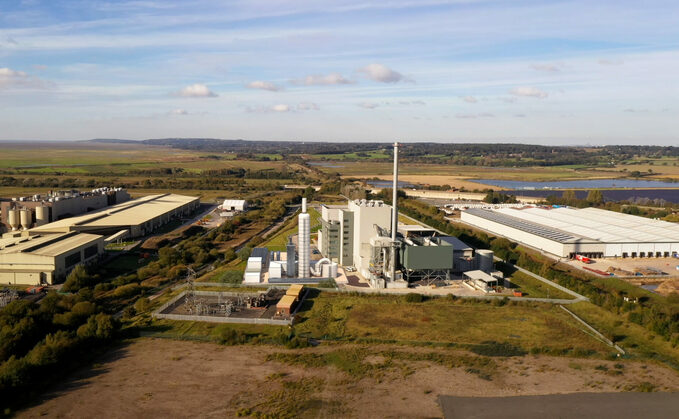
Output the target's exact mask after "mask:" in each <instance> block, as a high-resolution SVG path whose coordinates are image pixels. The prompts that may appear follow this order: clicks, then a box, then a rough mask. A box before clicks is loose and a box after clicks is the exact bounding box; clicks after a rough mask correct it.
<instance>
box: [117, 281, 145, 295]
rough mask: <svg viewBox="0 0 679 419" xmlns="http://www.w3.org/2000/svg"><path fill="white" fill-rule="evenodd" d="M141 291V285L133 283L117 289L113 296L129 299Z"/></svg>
mask: <svg viewBox="0 0 679 419" xmlns="http://www.w3.org/2000/svg"><path fill="white" fill-rule="evenodd" d="M140 291H141V287H140V286H139V284H137V283H132V284H127V285H123V286H122V287H118V288H116V289H115V291H113V296H115V297H120V298H128V297H132V296H133V295H136V294H138V293H139V292H140Z"/></svg>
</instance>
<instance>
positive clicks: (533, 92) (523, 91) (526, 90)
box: [509, 86, 549, 99]
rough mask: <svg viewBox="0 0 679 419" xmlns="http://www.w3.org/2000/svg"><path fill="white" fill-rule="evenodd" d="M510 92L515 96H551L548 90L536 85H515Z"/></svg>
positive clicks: (540, 97)
mask: <svg viewBox="0 0 679 419" xmlns="http://www.w3.org/2000/svg"><path fill="white" fill-rule="evenodd" d="M509 93H511V94H513V95H514V96H523V97H535V98H538V99H544V98H546V97H547V96H549V94H548V93H547V92H545V91H542V90H540V89H538V88H536V87H529V86H521V87H515V88H513V89H512V90H511V91H510V92H509Z"/></svg>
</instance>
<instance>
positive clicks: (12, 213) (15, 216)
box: [7, 209, 19, 231]
mask: <svg viewBox="0 0 679 419" xmlns="http://www.w3.org/2000/svg"><path fill="white" fill-rule="evenodd" d="M7 223H8V224H9V226H10V227H12V231H16V230H17V228H19V210H15V209H10V210H9V211H7Z"/></svg>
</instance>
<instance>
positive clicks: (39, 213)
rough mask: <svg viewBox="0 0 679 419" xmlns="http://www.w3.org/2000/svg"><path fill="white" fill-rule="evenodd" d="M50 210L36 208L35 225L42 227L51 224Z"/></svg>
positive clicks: (42, 206) (44, 207) (42, 207)
mask: <svg viewBox="0 0 679 419" xmlns="http://www.w3.org/2000/svg"><path fill="white" fill-rule="evenodd" d="M49 214H50V211H49V208H48V207H46V206H44V205H41V206H39V207H36V208H35V225H37V226H41V225H45V224H47V223H49V222H50V219H49V218H50V215H49Z"/></svg>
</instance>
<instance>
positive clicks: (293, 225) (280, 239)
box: [261, 208, 321, 251]
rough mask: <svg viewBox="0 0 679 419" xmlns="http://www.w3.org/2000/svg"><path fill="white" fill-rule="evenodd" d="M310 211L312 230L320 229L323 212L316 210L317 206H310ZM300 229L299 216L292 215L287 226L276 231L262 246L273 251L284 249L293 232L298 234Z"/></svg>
mask: <svg viewBox="0 0 679 419" xmlns="http://www.w3.org/2000/svg"><path fill="white" fill-rule="evenodd" d="M308 213H309V216H310V218H311V231H312V232H315V231H318V230H319V229H320V227H321V214H320V213H319V212H318V211H316V209H315V208H309V210H308ZM298 231H299V223H298V221H297V217H291V218H290V220H288V222H287V223H285V227H284V228H283V229H281V231H279V232H278V233H276V234H275V235H274V236H273V237H271V238H270V239H269V240H267V241H266V242H265V243H264V244H262V245H261V246H262V247H266V248H268V249H269V250H271V251H277V250H280V251H284V250H285V246H286V245H287V244H288V237H289V236H291V235H293V234H297V233H298Z"/></svg>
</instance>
